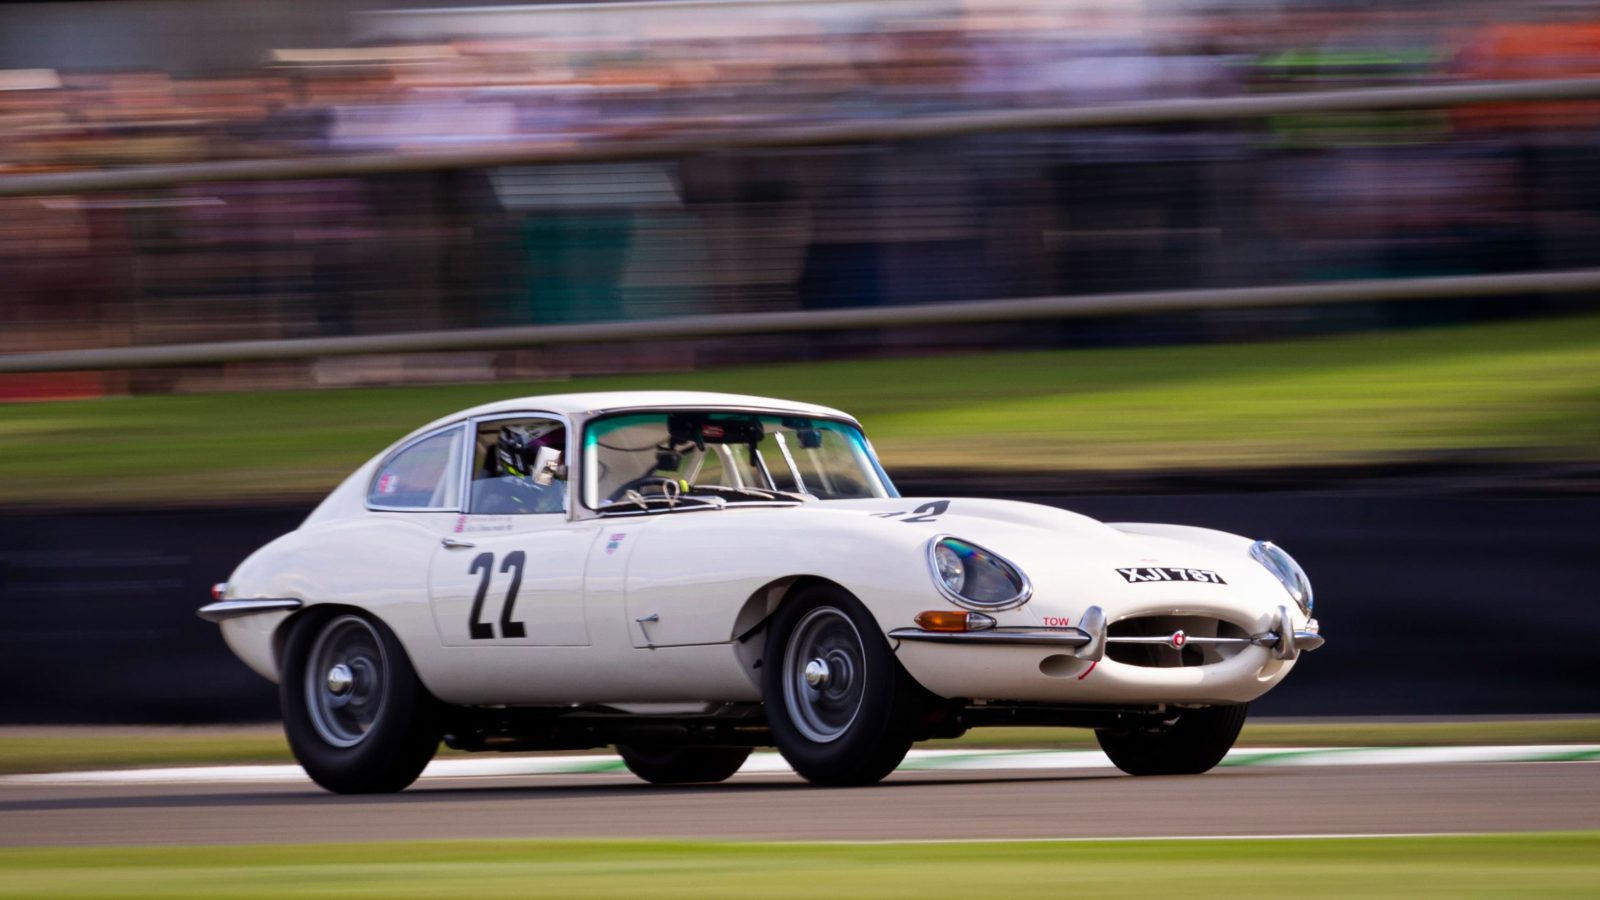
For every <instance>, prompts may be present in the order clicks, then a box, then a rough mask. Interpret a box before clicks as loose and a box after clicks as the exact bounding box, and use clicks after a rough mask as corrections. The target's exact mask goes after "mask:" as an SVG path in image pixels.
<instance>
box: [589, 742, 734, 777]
mask: <svg viewBox="0 0 1600 900" xmlns="http://www.w3.org/2000/svg"><path fill="white" fill-rule="evenodd" d="M617 755H618V756H621V757H622V762H623V764H624V765H626V766H627V767H628V771H630V772H632V773H633V774H635V775H637V776H639V777H640V778H642V779H644V780H645V781H648V782H650V783H651V784H696V783H700V784H705V783H709V782H714V781H727V780H728V779H729V778H732V777H733V773H735V772H737V771H739V767H740V766H742V765H744V761H745V760H746V759H749V758H750V748H749V747H681V746H672V745H655V744H618V745H617Z"/></svg>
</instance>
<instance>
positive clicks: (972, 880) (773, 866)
mask: <svg viewBox="0 0 1600 900" xmlns="http://www.w3.org/2000/svg"><path fill="white" fill-rule="evenodd" d="M1065 799H1066V798H1064V800H1065ZM1252 884H1254V885H1282V886H1285V887H1284V889H1285V890H1288V891H1292V892H1293V894H1294V895H1295V896H1296V897H1339V898H1345V897H1414V896H1418V895H1422V894H1425V895H1428V896H1444V897H1463V896H1472V897H1528V896H1543V895H1552V896H1574V897H1576V896H1593V891H1594V887H1595V885H1596V884H1600V832H1562V833H1546V834H1507V835H1471V836H1449V837H1403V838H1334V839H1305V840H1298V839H1297V840H1290V841H1281V840H1239V841H1222V840H1196V841H1137V840H1132V841H1093V842H1036V843H984V844H878V845H859V844H858V845H838V844H834V845H829V844H772V843H768V844H760V843H732V842H712V841H696V842H689V841H673V842H668V841H566V840H559V841H548V840H541V841H418V842H411V841H407V842H395V843H371V844H340V843H335V844H299V845H258V846H209V847H147V848H47V849H0V897H35V896H39V897H42V896H50V897H112V896H115V897H148V896H162V897H206V898H210V897H219V896H226V897H285V896H292V897H300V898H309V897H346V898H348V897H385V898H389V897H444V896H468V895H472V896H525V895H530V894H536V895H538V896H544V897H552V896H553V897H568V896H585V897H645V896H648V897H694V898H700V897H739V898H745V897H800V898H806V900H812V898H816V897H884V896H896V897H919V898H939V897H963V898H965V897H981V896H996V895H1004V896H1007V897H1060V896H1061V895H1062V893H1063V892H1064V891H1066V892H1069V893H1071V894H1073V895H1080V896H1090V897H1147V896H1181V897H1186V898H1205V897H1219V898H1232V897H1237V896H1238V895H1239V893H1240V891H1241V890H1247V888H1244V887H1242V886H1245V885H1252Z"/></svg>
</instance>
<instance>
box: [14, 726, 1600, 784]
mask: <svg viewBox="0 0 1600 900" xmlns="http://www.w3.org/2000/svg"><path fill="white" fill-rule="evenodd" d="M1472 744H1498V745H1506V744H1600V719H1538V720H1512V721H1477V722H1342V721H1341V722H1335V723H1328V724H1320V723H1306V722H1294V723H1276V722H1272V721H1271V720H1265V721H1261V722H1256V723H1250V724H1247V725H1246V726H1245V729H1244V734H1243V735H1241V736H1240V738H1239V746H1241V747H1330V746H1340V747H1426V746H1449V745H1472ZM919 746H921V747H926V748H933V749H980V748H1006V749H1016V748H1032V747H1039V748H1047V749H1092V748H1094V747H1095V740H1094V734H1093V733H1092V732H1089V731H1085V730H1082V729H1077V728H978V729H974V730H973V731H970V732H968V733H967V734H966V735H965V736H963V737H961V738H957V739H955V740H947V741H928V742H926V743H924V744H920V745H919ZM592 752H605V751H592ZM441 755H463V754H456V753H454V752H453V751H449V750H442V751H441ZM291 761H292V760H291V759H290V756H289V748H288V746H287V745H286V744H285V743H284V739H283V733H282V732H281V731H280V730H278V728H277V727H276V726H270V727H248V728H216V729H209V728H208V729H185V728H152V729H136V728H112V729H94V728H81V727H79V728H70V729H68V728H57V729H50V728H28V729H11V730H9V731H8V730H6V729H0V774H21V773H28V772H68V771H81V770H86V769H130V768H145V767H155V766H198V765H239V764H245V763H287V762H291Z"/></svg>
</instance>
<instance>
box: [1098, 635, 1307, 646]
mask: <svg viewBox="0 0 1600 900" xmlns="http://www.w3.org/2000/svg"><path fill="white" fill-rule="evenodd" d="M1277 640H1278V636H1277V635H1272V641H1273V642H1276V641H1277ZM1183 642H1184V644H1185V645H1188V644H1259V643H1261V641H1260V640H1259V639H1257V638H1247V637H1205V636H1201V635H1193V634H1185V635H1184V636H1183ZM1106 643H1108V644H1163V645H1166V644H1170V643H1172V636H1171V635H1166V636H1165V637H1155V636H1150V635H1128V636H1126V637H1108V638H1106Z"/></svg>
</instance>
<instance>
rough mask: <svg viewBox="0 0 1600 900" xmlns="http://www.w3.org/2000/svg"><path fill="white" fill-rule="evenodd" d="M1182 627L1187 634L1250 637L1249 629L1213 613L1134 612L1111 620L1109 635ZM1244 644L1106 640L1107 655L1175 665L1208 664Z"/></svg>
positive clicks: (1162, 632) (1163, 633) (1127, 661)
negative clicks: (1190, 614)
mask: <svg viewBox="0 0 1600 900" xmlns="http://www.w3.org/2000/svg"><path fill="white" fill-rule="evenodd" d="M1176 631H1182V632H1183V633H1184V634H1185V635H1188V636H1189V637H1222V638H1249V637H1250V632H1248V631H1246V630H1245V629H1243V628H1241V627H1239V626H1238V625H1235V624H1233V623H1232V622H1225V621H1223V620H1221V619H1218V618H1216V617H1215V616H1135V617H1133V618H1131V619H1123V620H1121V621H1120V622H1112V623H1111V625H1110V626H1108V627H1107V628H1106V636H1107V637H1108V638H1113V639H1114V638H1119V637H1169V636H1171V635H1172V633H1173V632H1176ZM1246 646H1248V645H1247V644H1242V643H1241V644H1202V643H1189V644H1186V645H1184V646H1183V647H1181V648H1178V647H1170V646H1167V645H1166V644H1153V643H1152V644H1119V643H1116V642H1114V641H1111V642H1108V643H1107V644H1106V656H1107V657H1109V658H1111V659H1112V660H1113V661H1115V662H1119V663H1123V664H1124V665H1129V666H1145V667H1147V668H1155V669H1176V668H1181V667H1184V666H1209V665H1211V664H1213V663H1219V662H1222V661H1223V660H1225V659H1228V658H1230V657H1232V656H1235V655H1237V654H1238V653H1239V652H1240V651H1241V650H1243V649H1244V648H1245V647H1246Z"/></svg>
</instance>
